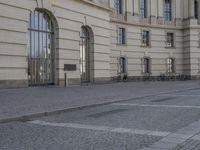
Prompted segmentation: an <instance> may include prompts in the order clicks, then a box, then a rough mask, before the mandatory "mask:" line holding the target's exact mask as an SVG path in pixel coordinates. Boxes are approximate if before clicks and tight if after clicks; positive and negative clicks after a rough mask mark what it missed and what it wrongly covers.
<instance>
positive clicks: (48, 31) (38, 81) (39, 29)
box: [28, 10, 55, 86]
mask: <svg viewBox="0 0 200 150" xmlns="http://www.w3.org/2000/svg"><path fill="white" fill-rule="evenodd" d="M28 33H29V34H28V35H29V38H28V39H29V40H28V78H29V85H30V86H34V85H47V84H54V82H55V81H54V80H55V78H54V76H55V38H54V24H53V21H52V19H51V18H50V16H49V15H48V13H46V12H45V11H43V10H35V11H34V12H32V13H31V14H30V20H29V23H28Z"/></svg>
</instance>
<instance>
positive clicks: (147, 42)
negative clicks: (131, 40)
mask: <svg viewBox="0 0 200 150" xmlns="http://www.w3.org/2000/svg"><path fill="white" fill-rule="evenodd" d="M142 46H150V36H149V31H142Z"/></svg>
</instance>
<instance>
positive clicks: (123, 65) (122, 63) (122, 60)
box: [119, 57, 127, 73]
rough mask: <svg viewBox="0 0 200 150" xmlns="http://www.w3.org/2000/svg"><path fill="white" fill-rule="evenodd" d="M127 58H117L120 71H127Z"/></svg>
mask: <svg viewBox="0 0 200 150" xmlns="http://www.w3.org/2000/svg"><path fill="white" fill-rule="evenodd" d="M126 59H127V58H125V57H120V58H119V69H120V73H127V70H126V65H127V62H126V61H127V60H126Z"/></svg>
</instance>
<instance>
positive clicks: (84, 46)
mask: <svg viewBox="0 0 200 150" xmlns="http://www.w3.org/2000/svg"><path fill="white" fill-rule="evenodd" d="M80 38H81V44H80V60H81V62H80V72H81V83H90V82H93V81H94V56H93V55H94V52H93V49H94V45H93V43H94V38H93V32H92V29H91V28H90V27H88V26H83V27H82V30H81V35H80Z"/></svg>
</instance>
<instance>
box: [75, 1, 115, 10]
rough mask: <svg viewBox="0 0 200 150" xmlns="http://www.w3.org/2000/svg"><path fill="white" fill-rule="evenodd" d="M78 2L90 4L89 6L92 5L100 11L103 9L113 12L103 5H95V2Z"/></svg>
mask: <svg viewBox="0 0 200 150" xmlns="http://www.w3.org/2000/svg"><path fill="white" fill-rule="evenodd" d="M76 1H80V2H83V3H86V4H89V5H92V6H94V7H97V8H100V9H103V10H106V11H112V9H111V8H109V6H108V7H106V6H105V5H103V4H98V3H95V2H92V1H89V0H76Z"/></svg>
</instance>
